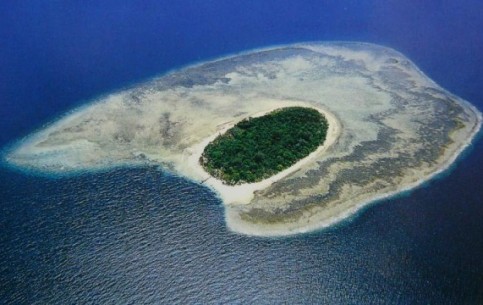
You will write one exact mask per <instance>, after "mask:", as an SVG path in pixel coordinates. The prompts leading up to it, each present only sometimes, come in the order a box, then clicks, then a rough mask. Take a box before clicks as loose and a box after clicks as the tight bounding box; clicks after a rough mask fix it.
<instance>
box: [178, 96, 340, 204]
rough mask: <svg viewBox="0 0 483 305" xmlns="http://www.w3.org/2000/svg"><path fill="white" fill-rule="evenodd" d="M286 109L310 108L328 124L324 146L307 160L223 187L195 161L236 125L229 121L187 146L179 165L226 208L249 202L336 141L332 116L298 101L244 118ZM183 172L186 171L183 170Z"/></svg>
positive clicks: (336, 127)
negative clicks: (260, 176)
mask: <svg viewBox="0 0 483 305" xmlns="http://www.w3.org/2000/svg"><path fill="white" fill-rule="evenodd" d="M287 106H304V107H310V108H313V109H316V110H318V111H319V112H320V113H321V114H323V115H324V117H325V118H326V120H327V122H328V125H329V126H328V129H327V136H326V139H325V141H324V144H323V145H321V146H320V147H319V148H317V150H315V151H314V152H312V153H311V154H310V155H308V156H307V157H305V158H303V159H301V160H299V161H298V162H297V163H295V164H294V165H292V166H291V167H289V168H287V169H285V170H283V171H281V172H279V173H278V174H276V175H274V176H272V177H270V178H267V179H265V180H262V181H259V182H256V183H245V184H241V185H227V184H224V183H223V182H222V181H221V180H219V179H217V178H215V177H213V176H211V175H210V174H209V173H207V172H206V171H205V170H204V169H203V167H202V166H201V165H200V163H199V159H200V157H201V155H202V153H203V151H204V149H205V147H206V145H208V144H209V143H210V142H212V141H213V140H214V139H215V138H216V137H218V136H219V135H220V134H223V133H225V132H226V131H227V130H229V129H230V128H232V127H233V126H234V125H235V124H236V123H238V122H233V123H231V124H223V125H222V126H223V127H222V128H221V129H220V130H219V131H218V132H217V133H216V134H214V135H212V136H210V137H208V138H206V139H204V140H203V141H202V142H201V143H199V144H197V145H195V146H193V147H190V148H188V149H187V150H186V155H185V156H184V160H186V163H184V162H183V164H185V165H186V167H187V168H188V170H190V171H191V173H192V175H193V176H194V177H196V180H197V181H201V182H202V183H203V184H204V185H207V186H209V187H210V188H211V189H213V190H214V191H215V192H216V193H217V194H218V195H219V196H220V198H221V200H222V201H223V203H224V204H227V205H230V204H248V203H250V201H251V200H252V199H253V195H254V193H255V192H256V191H260V190H263V189H265V188H267V187H269V186H270V185H272V183H274V182H275V181H278V180H280V179H282V178H285V177H287V176H288V175H290V174H291V173H293V172H295V171H297V170H298V169H300V168H301V167H302V166H304V165H306V164H309V163H311V162H313V161H314V160H316V159H319V158H320V157H321V156H322V155H323V154H324V153H325V152H326V151H327V149H328V148H329V147H330V146H331V145H332V144H334V143H335V141H336V140H337V138H338V137H339V135H340V132H341V125H340V122H339V121H338V120H337V118H336V117H335V115H334V114H332V113H331V112H329V111H328V110H326V109H323V108H321V107H314V106H312V105H309V104H307V103H304V102H301V101H291V102H290V103H289V104H287V103H286V102H281V103H280V104H279V106H278V107H274V108H271V109H268V110H266V111H262V112H258V113H255V114H250V115H247V116H246V117H259V116H263V115H265V114H267V113H269V112H272V111H274V110H276V109H278V108H282V107H287ZM185 170H186V169H185Z"/></svg>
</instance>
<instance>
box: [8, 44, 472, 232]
mask: <svg viewBox="0 0 483 305" xmlns="http://www.w3.org/2000/svg"><path fill="white" fill-rule="evenodd" d="M293 105H303V106H308V107H313V108H316V109H321V111H325V112H326V113H327V114H328V115H330V116H331V118H332V120H331V121H330V122H332V125H334V124H336V125H337V128H336V129H337V134H336V137H334V138H333V141H332V142H331V143H330V146H328V147H326V148H325V149H323V150H321V151H319V152H318V153H317V154H316V155H312V156H311V158H309V159H307V160H305V162H301V163H300V164H299V165H298V166H297V167H295V168H294V169H292V170H291V171H289V172H286V173H285V174H284V175H281V176H279V177H277V179H272V180H270V181H268V182H266V183H265V184H262V186H260V187H258V188H255V189H241V190H242V191H241V192H239V193H240V194H241V195H243V196H244V198H245V199H244V200H238V201H237V200H236V198H225V197H224V194H225V195H226V193H227V192H229V190H228V191H227V190H226V189H222V187H217V185H216V183H215V182H216V181H214V182H210V178H209V176H207V174H206V173H204V172H203V171H202V170H200V168H199V166H198V164H197V162H196V161H197V158H199V155H198V154H199V153H200V149H201V151H202V148H203V147H204V145H206V144H207V141H208V142H209V139H212V138H213V137H216V136H217V135H218V134H219V133H221V132H223V130H226V129H227V128H228V127H230V126H232V125H233V124H235V123H236V122H238V121H240V120H242V119H244V118H247V117H249V116H255V115H257V114H259V113H264V112H267V111H269V110H271V109H276V108H280V107H287V106H293ZM329 125H330V124H329ZM480 126H481V114H480V112H479V111H478V110H477V109H476V108H475V107H473V106H472V105H470V104H469V103H467V102H465V101H463V100H462V99H460V98H458V97H456V96H454V95H453V94H451V93H449V92H447V91H445V90H444V89H442V88H441V87H439V86H438V85H437V84H435V83H434V82H433V81H431V80H430V79H429V78H428V77H426V76H425V75H424V74H423V73H422V72H421V71H420V70H419V69H418V68H417V67H416V66H415V65H414V64H413V63H412V62H411V61H409V60H408V59H407V58H405V57H404V56H403V55H402V54H400V53H398V52H396V51H394V50H392V49H389V48H385V47H381V46H377V45H372V44H365V43H350V42H347V43H346V42H340V43H310V44H294V45H287V46H279V47H273V48H268V49H260V50H255V51H252V52H247V53H243V54H239V55H236V56H231V57H226V58H222V59H219V60H215V61H210V62H206V63H201V64H198V65H195V66H190V67H187V68H184V69H181V70H178V71H174V72H171V73H169V74H167V75H164V76H162V77H159V78H155V79H153V80H151V81H149V82H146V83H143V84H139V85H137V86H136V87H133V88H130V89H126V90H123V91H120V92H117V93H113V94H110V95H107V96H104V97H101V98H99V99H98V100H96V101H93V102H92V103H90V104H88V105H86V106H84V107H81V108H79V109H76V110H74V111H72V112H71V113H70V114H68V115H66V116H65V117H63V118H61V119H59V120H58V121H56V122H54V123H52V124H51V125H50V126H48V127H46V128H45V129H43V130H40V131H38V132H36V133H34V134H33V135H32V136H29V137H27V138H26V139H24V140H22V141H20V142H19V143H18V145H16V146H15V147H14V148H13V149H12V150H11V151H10V152H8V153H7V155H6V160H7V161H8V162H10V163H11V164H13V165H15V166H18V167H23V168H26V169H29V170H32V171H34V172H48V173H59V174H63V173H71V172H72V173H75V172H78V171H86V170H101V169H106V168H111V167H115V166H126V165H127V166H134V165H146V164H159V165H161V166H162V168H164V169H165V170H168V171H171V172H173V173H176V174H179V175H182V176H184V177H187V178H188V179H191V180H194V181H197V182H200V183H204V184H206V185H207V186H208V187H212V188H213V189H214V190H215V191H216V192H218V193H219V194H220V197H221V199H222V200H223V201H224V203H225V217H226V221H227V225H228V227H229V228H230V229H232V230H234V231H236V232H239V233H244V234H249V235H259V236H283V235H289V234H296V233H302V232H307V231H310V230H315V229H319V228H322V227H326V226H329V225H331V224H333V223H335V222H337V221H339V220H341V219H344V218H345V217H347V216H350V215H352V214H353V213H354V212H355V211H357V210H358V209H360V208H361V207H363V206H364V205H366V204H368V203H370V202H373V201H374V200H377V199H380V198H383V197H385V196H390V195H394V194H396V193H398V192H401V191H403V190H407V189H410V188H412V187H415V186H416V185H418V184H420V183H421V182H423V181H425V180H427V179H429V178H431V177H432V176H434V175H435V174H437V173H439V172H441V171H442V170H444V169H446V168H447V167H448V166H449V165H450V164H451V163H452V162H453V161H454V160H455V159H456V157H457V156H458V154H459V153H460V152H461V151H462V150H463V149H464V148H465V147H466V146H467V145H469V144H470V143H471V140H472V138H473V137H474V136H475V134H476V133H477V132H478V130H479V128H480ZM193 160H194V161H193ZM206 179H208V180H206ZM241 195H240V196H241Z"/></svg>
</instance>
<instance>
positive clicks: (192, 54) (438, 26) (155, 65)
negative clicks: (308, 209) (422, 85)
mask: <svg viewBox="0 0 483 305" xmlns="http://www.w3.org/2000/svg"><path fill="white" fill-rule="evenodd" d="M482 33H483V2H481V1H479V0H473V1H472V0H461V1H450V0H427V1H416V0H367V1H358V0H354V1H344V0H341V1H335V0H325V1H312V0H303V1H301V0H298V1H297V0H293V1H287V0H277V1H275V0H263V1H262V0H244V1H233V0H219V1H218V0H213V1H195V0H192V1H188V0H178V1H122V0H107V1H90V0H84V1H57V0H52V1H33V0H32V1H31V0H24V1H14V0H4V1H1V2H0V149H2V150H4V151H5V150H6V149H8V147H9V146H10V145H13V144H14V143H15V141H17V140H19V139H21V138H22V137H24V136H26V135H28V134H29V133H31V132H33V131H35V130H37V129H39V128H41V127H42V126H44V125H45V124H47V123H49V122H51V121H53V120H55V119H56V118H58V117H59V116H60V115H62V114H63V113H65V112H67V111H69V110H71V109H73V108H75V107H77V106H79V105H82V104H83V103H85V102H87V101H89V100H90V99H93V98H95V97H97V96H99V95H101V94H105V93H108V92H112V91H116V90H119V89H122V88H125V87H127V86H132V85H134V84H136V83H139V82H142V81H144V80H147V79H149V78H152V77H154V76H156V75H160V74H162V73H165V72H167V71H170V70H173V69H177V68H181V67H183V66H186V65H189V64H192V63H196V62H200V61H204V60H208V59H212V58H216V57H218V56H223V55H227V54H234V53H237V52H240V51H245V50H249V49H252V48H258V47H265V46H270V45H274V44H286V43H292V42H301V41H318V40H323V41H328V40H349V41H365V42H373V43H377V44H382V45H385V46H389V47H392V48H395V49H396V50H398V51H400V52H402V53H403V54H405V55H406V56H407V57H409V58H410V59H412V60H413V61H414V62H415V63H416V64H417V65H418V66H419V67H420V68H421V70H423V71H424V72H425V73H426V74H427V75H429V76H430V77H431V78H432V79H433V80H435V81H436V82H437V83H439V84H440V85H441V86H442V87H444V88H446V89H448V90H450V91H451V92H453V93H455V94H456V95H458V96H461V97H463V98H465V99H466V100H468V101H470V102H471V103H473V104H474V105H476V106H477V107H478V108H479V109H480V110H483V34H482ZM482 175H483V138H482V137H481V135H480V137H479V139H478V140H477V141H476V142H475V143H474V145H473V146H471V147H470V148H469V149H467V150H466V151H465V153H464V154H463V156H461V157H460V158H459V159H458V161H457V162H456V164H455V166H453V167H452V169H451V170H450V171H447V172H445V173H444V174H442V175H440V176H439V177H438V178H436V179H434V180H432V181H430V182H428V183H426V184H425V185H423V186H421V187H419V188H417V189H415V190H413V191H411V192H407V193H405V194H402V195H401V196H398V197H397V198H392V199H390V200H384V201H381V202H378V203H376V204H374V205H372V206H370V207H368V208H366V209H365V210H364V211H362V212H360V213H359V214H358V215H356V216H355V217H353V218H352V219H349V220H348V221H345V222H343V223H341V224H339V225H337V226H334V227H332V228H330V229H326V230H323V231H319V232H314V233H311V234H306V235H300V236H293V237H288V238H275V239H274V238H253V237H247V236H242V235H238V234H234V233H232V232H230V231H228V230H227V228H226V227H225V223H224V215H223V206H222V204H221V202H220V200H219V199H218V198H217V197H216V196H215V194H214V193H212V192H211V191H210V190H208V189H207V188H205V187H202V186H200V185H197V184H194V183H192V182H189V181H187V180H185V179H182V178H179V177H175V176H171V175H169V174H167V173H164V172H162V171H161V170H159V169H157V168H154V167H146V168H136V169H132V168H131V169H129V168H118V169H114V170H110V171H107V172H103V173H85V174H81V175H77V176H71V177H63V178H60V177H39V176H34V175H30V174H28V173H25V172H21V171H18V170H12V169H10V168H8V167H7V166H5V165H4V164H3V165H0V304H483V176H482Z"/></svg>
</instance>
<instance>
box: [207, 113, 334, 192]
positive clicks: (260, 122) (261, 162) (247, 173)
mask: <svg viewBox="0 0 483 305" xmlns="http://www.w3.org/2000/svg"><path fill="white" fill-rule="evenodd" d="M327 128H328V123H327V120H326V119H325V117H324V116H323V115H322V114H321V113H320V112H319V111H317V110H315V109H312V108H306V107H287V108H281V109H277V110H275V111H273V112H270V113H268V114H266V115H264V116H261V117H256V118H248V119H244V120H243V121H240V122H239V123H237V124H236V125H235V126H234V127H232V128H231V129H229V130H228V131H227V132H226V133H224V134H223V135H220V136H218V137H217V138H216V139H215V140H214V141H213V142H211V143H209V144H208V145H207V146H206V147H205V150H204V151H203V154H202V155H201V157H200V164H201V165H202V166H203V168H204V169H205V170H206V171H207V172H208V173H210V174H211V175H212V176H214V177H216V178H218V179H220V180H222V181H223V182H224V183H226V184H229V185H235V184H242V183H250V182H257V181H261V180H264V179H266V178H268V177H270V176H273V175H274V174H276V173H278V172H280V171H282V170H284V169H286V168H288V167H290V166H292V165H293V164H295V163H296V162H297V161H298V160H300V159H302V158H305V157H306V156H308V155H309V154H310V153H311V152H313V151H315V150H316V149H317V148H318V147H319V146H320V145H322V144H323V143H324V141H325V137H326V135H327Z"/></svg>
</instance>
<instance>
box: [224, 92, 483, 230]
mask: <svg viewBox="0 0 483 305" xmlns="http://www.w3.org/2000/svg"><path fill="white" fill-rule="evenodd" d="M458 101H459V102H461V103H463V104H465V106H467V107H468V109H469V110H470V111H472V112H473V113H474V114H475V117H476V120H477V121H476V124H475V125H474V128H473V129H472V130H471V133H470V134H469V136H468V137H467V138H466V141H465V142H463V143H462V145H460V146H459V149H456V150H455V151H454V152H453V153H452V154H451V155H450V157H449V158H447V159H446V161H445V162H443V163H442V164H441V166H440V167H439V168H438V169H436V170H434V171H430V172H429V173H428V176H426V177H424V178H422V179H419V180H416V181H414V182H413V183H410V184H408V185H406V186H404V187H402V188H399V189H396V190H394V191H389V192H387V193H383V194H380V195H379V196H374V197H372V198H370V197H371V196H365V197H366V198H364V199H362V200H359V203H358V204H354V205H353V206H351V207H347V208H344V207H342V209H341V207H338V208H337V209H333V213H328V214H332V215H328V217H320V218H317V217H315V218H314V219H313V220H310V218H309V217H308V218H303V219H300V220H299V221H298V222H293V223H283V224H277V225H276V226H271V225H265V224H261V225H260V224H256V223H250V222H248V221H243V220H241V219H240V217H239V216H238V213H237V211H233V210H232V211H230V210H228V209H227V210H225V222H226V224H227V227H228V228H229V229H230V230H231V231H232V232H234V233H238V234H244V235H248V236H256V237H267V238H270V237H272V238H275V237H287V236H294V235H298V234H305V233H308V232H315V231H318V230H323V229H327V228H329V227H331V226H334V225H336V224H340V223H342V222H343V221H345V220H349V219H350V218H351V217H353V216H356V215H357V213H359V212H361V211H363V209H364V208H367V207H369V206H371V205H372V204H376V203H378V202H380V201H382V200H386V199H389V198H392V197H394V196H396V195H398V194H402V193H406V192H409V191H411V190H413V189H415V188H417V187H419V186H421V185H422V184H424V183H425V182H428V181H430V180H432V179H434V178H435V177H436V176H438V175H440V174H442V173H443V172H445V171H447V170H449V169H450V167H451V165H453V164H454V162H455V161H456V160H457V159H458V158H459V157H461V156H462V154H461V153H462V152H463V151H465V150H466V149H468V148H469V146H470V145H471V144H472V142H473V141H474V140H475V138H476V136H477V135H478V133H479V132H480V131H481V127H482V124H483V117H482V115H481V113H480V112H479V111H478V109H477V108H476V107H475V106H473V105H471V104H470V103H468V102H466V101H464V100H461V99H459V100H458ZM368 197H369V198H370V199H367V198H368ZM340 210H342V212H340ZM329 212H330V208H329ZM316 214H318V213H316ZM301 223H307V225H305V226H303V225H301ZM282 227H283V228H282Z"/></svg>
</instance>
